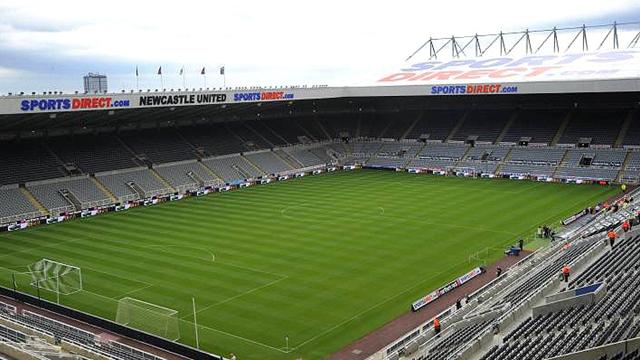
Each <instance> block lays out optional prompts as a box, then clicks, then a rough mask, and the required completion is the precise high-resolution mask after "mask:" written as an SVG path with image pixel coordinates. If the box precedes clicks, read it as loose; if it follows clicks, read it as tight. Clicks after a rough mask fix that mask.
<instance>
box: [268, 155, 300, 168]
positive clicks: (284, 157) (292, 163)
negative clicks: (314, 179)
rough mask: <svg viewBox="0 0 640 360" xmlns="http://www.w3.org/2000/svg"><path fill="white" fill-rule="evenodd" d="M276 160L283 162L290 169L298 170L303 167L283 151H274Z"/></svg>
mask: <svg viewBox="0 0 640 360" xmlns="http://www.w3.org/2000/svg"><path fill="white" fill-rule="evenodd" d="M273 153H274V154H275V155H276V156H277V157H278V158H280V159H281V160H282V161H284V162H285V164H287V165H288V166H289V167H290V168H291V169H300V168H303V167H304V165H303V164H302V163H301V162H300V161H298V160H297V159H296V158H294V157H293V155H291V154H288V153H287V152H286V151H284V150H279V151H274V152H273Z"/></svg>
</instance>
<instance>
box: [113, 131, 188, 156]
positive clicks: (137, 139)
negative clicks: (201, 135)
mask: <svg viewBox="0 0 640 360" xmlns="http://www.w3.org/2000/svg"><path fill="white" fill-rule="evenodd" d="M120 137H121V138H122V139H123V140H124V141H125V142H126V143H127V145H129V147H130V148H131V149H133V151H134V152H135V153H136V155H145V156H146V157H147V159H148V160H150V161H151V162H153V163H154V164H162V163H168V162H175V161H181V160H190V159H193V158H194V157H195V156H196V155H195V153H194V151H193V149H192V148H191V145H189V144H188V143H186V142H185V141H184V140H183V139H182V138H181V137H180V136H179V135H178V133H177V132H176V131H175V130H173V129H161V130H153V131H150V130H146V131H141V132H137V131H136V132H126V133H122V134H121V135H120Z"/></svg>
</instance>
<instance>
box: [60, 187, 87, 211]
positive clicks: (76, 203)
mask: <svg viewBox="0 0 640 360" xmlns="http://www.w3.org/2000/svg"><path fill="white" fill-rule="evenodd" d="M58 193H59V194H60V195H62V197H63V198H64V199H65V200H67V202H68V203H69V204H71V205H72V206H73V207H74V208H75V210H76V211H81V210H82V202H81V201H80V199H78V197H77V196H76V195H75V194H74V193H73V192H71V191H69V190H67V189H62V190H59V191H58Z"/></svg>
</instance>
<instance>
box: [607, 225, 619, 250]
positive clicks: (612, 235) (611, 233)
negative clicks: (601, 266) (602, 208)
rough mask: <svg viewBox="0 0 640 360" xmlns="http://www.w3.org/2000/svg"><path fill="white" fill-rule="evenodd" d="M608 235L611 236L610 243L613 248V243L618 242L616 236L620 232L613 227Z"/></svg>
mask: <svg viewBox="0 0 640 360" xmlns="http://www.w3.org/2000/svg"><path fill="white" fill-rule="evenodd" d="M607 237H608V238H609V245H611V248H613V244H614V243H615V242H616V238H617V237H618V233H616V231H615V230H613V229H611V230H609V232H608V233H607Z"/></svg>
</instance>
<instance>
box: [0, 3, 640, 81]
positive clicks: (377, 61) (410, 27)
mask: <svg viewBox="0 0 640 360" xmlns="http://www.w3.org/2000/svg"><path fill="white" fill-rule="evenodd" d="M550 9H553V10H552V11H551V10H550ZM630 9H636V11H637V9H640V7H639V6H638V5H637V2H636V1H632V0H608V1H607V2H603V1H576V0H566V1H556V0H538V1H536V2H535V3H534V2H528V3H523V2H520V1H502V0H486V1H473V0H469V1H456V2H444V1H443V2H430V1H429V2H428V1H418V0H407V1H402V2H389V1H371V0H370V1H364V0H353V1H344V0H340V1H338V0H323V1H318V0H306V1H299V0H281V1H278V2H277V3H274V2H267V1H259V0H243V1H240V2H217V1H192V0H182V1H180V2H177V3H163V2H158V1H151V0H147V1H130V0H126V1H125V0H112V1H110V2H109V3H106V4H105V3H100V4H99V5H98V4H94V3H91V2H86V1H84V0H61V1H50V0H3V1H2V4H0V52H1V53H2V54H3V57H2V58H0V66H11V67H17V68H24V69H25V70H28V71H30V72H34V73H38V74H39V75H40V77H41V78H40V83H41V84H42V85H41V88H42V89H48V88H54V87H55V88H59V87H63V88H65V89H69V90H76V89H77V88H79V85H80V79H81V74H82V73H85V72H88V71H100V72H105V73H107V74H108V75H109V77H110V78H113V79H114V81H112V84H114V85H116V84H117V87H120V86H123V85H124V86H130V85H131V84H132V81H131V74H132V71H133V70H132V69H134V68H135V66H136V65H138V66H139V67H140V68H141V69H144V72H145V73H151V72H152V71H153V69H154V68H155V69H157V66H159V65H163V66H165V67H166V68H168V69H173V68H175V69H176V72H177V69H178V68H179V67H181V66H182V65H185V66H187V67H188V68H190V69H200V68H201V67H202V66H206V67H207V68H210V69H214V68H217V67H218V66H220V65H222V64H226V65H227V69H228V79H229V80H230V83H232V84H236V85H248V84H276V83H286V84H290V83H294V84H302V83H326V84H335V85H341V84H348V83H354V82H357V80H358V79H360V78H363V77H364V76H369V75H368V74H369V73H371V72H372V71H373V70H374V69H388V68H389V66H392V65H391V64H399V63H401V62H402V60H403V59H404V58H405V57H406V56H407V55H409V54H410V53H411V52H412V51H413V50H414V49H415V48H416V47H417V46H418V45H419V44H421V43H422V42H424V41H425V40H426V39H427V38H428V37H429V36H450V35H452V34H466V33H476V32H478V33H483V32H495V31H499V30H501V29H505V30H520V29H522V28H524V27H530V28H539V27H546V26H552V25H556V24H560V25H576V24H581V23H582V22H583V21H585V22H586V21H587V20H591V19H598V20H604V19H605V18H606V17H607V16H611V18H610V20H611V21H612V20H615V16H619V15H622V14H628V13H629V10H630ZM393 66H394V67H396V65H393ZM65 76H66V80H65ZM212 77H213V76H212ZM150 78H151V79H153V77H150ZM193 78H194V79H197V80H194V81H193V82H194V83H196V84H199V83H201V81H200V79H199V77H198V76H193ZM0 80H2V81H0V91H6V89H7V87H11V88H15V87H16V86H18V85H20V84H16V83H11V82H12V81H14V80H13V79H10V78H7V77H6V76H5V77H0ZM278 80H280V81H278ZM212 81H213V80H212ZM153 82H155V81H153V80H150V83H151V84H152V83H153ZM175 82H176V83H178V84H180V83H181V82H182V81H181V79H179V78H178V79H176V81H175ZM30 84H33V83H30ZM36 90H40V89H36Z"/></svg>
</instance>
